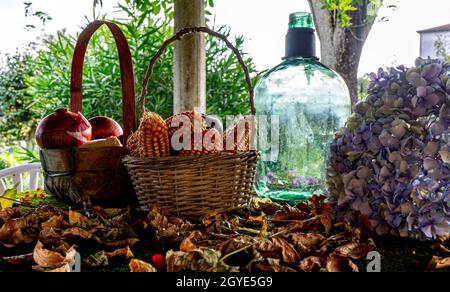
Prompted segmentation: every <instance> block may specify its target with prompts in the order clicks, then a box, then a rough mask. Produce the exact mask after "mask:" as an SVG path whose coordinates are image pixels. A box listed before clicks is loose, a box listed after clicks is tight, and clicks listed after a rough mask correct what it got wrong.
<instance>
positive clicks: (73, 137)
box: [36, 108, 92, 149]
mask: <svg viewBox="0 0 450 292" xmlns="http://www.w3.org/2000/svg"><path fill="white" fill-rule="evenodd" d="M91 138H92V127H91V125H90V124H89V122H88V120H87V119H86V118H85V117H84V116H83V115H82V114H81V113H78V114H76V113H72V112H70V111H68V110H67V109H65V108H62V109H58V110H57V111H55V112H54V113H53V114H51V115H49V116H48V117H45V118H44V119H43V120H42V121H41V122H40V123H39V125H38V127H37V129H36V142H37V144H38V145H39V147H41V148H44V149H60V148H70V147H78V146H80V145H82V144H84V143H86V142H88V141H90V140H91Z"/></svg>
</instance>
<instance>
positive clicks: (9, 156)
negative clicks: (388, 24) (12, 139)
mask: <svg viewBox="0 0 450 292" xmlns="http://www.w3.org/2000/svg"><path fill="white" fill-rule="evenodd" d="M39 161H40V159H39V154H38V153H37V149H35V147H34V148H27V147H23V146H14V147H11V148H10V149H8V151H4V152H3V153H1V154H0V170H1V169H5V168H9V167H13V166H15V165H21V164H28V163H34V162H39Z"/></svg>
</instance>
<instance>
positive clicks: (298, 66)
mask: <svg viewBox="0 0 450 292" xmlns="http://www.w3.org/2000/svg"><path fill="white" fill-rule="evenodd" d="M283 60H284V61H283V62H282V63H281V64H280V65H278V66H276V67H275V68H273V69H272V70H270V71H269V72H267V73H266V74H265V75H264V76H263V77H262V78H261V79H260V81H259V82H258V84H257V85H256V88H255V106H256V110H257V113H258V128H259V130H258V149H259V150H260V151H261V154H262V157H261V162H260V163H259V165H258V172H257V178H256V184H255V187H256V191H257V193H258V195H260V196H263V197H269V198H271V199H274V200H276V201H287V202H289V203H297V202H300V201H304V200H306V199H308V198H310V197H311V196H312V195H313V194H326V192H327V188H326V182H325V178H326V177H325V176H326V166H327V162H328V161H327V160H328V153H329V145H330V143H331V141H332V140H333V138H334V135H335V133H336V132H337V131H338V130H339V129H340V128H341V127H342V126H344V124H345V121H346V120H347V118H348V117H349V115H350V113H351V102H350V95H349V91H348V88H347V86H346V84H345V82H344V80H343V79H342V78H341V77H340V76H339V75H338V74H337V73H336V72H334V71H333V70H331V69H329V68H328V67H326V66H325V65H323V64H321V63H320V62H319V60H318V58H317V57H316V52H315V31H314V29H313V21H312V16H311V14H310V13H303V12H299V13H293V14H291V15H290V20H289V30H288V34H287V37H286V56H285V57H284V58H283Z"/></svg>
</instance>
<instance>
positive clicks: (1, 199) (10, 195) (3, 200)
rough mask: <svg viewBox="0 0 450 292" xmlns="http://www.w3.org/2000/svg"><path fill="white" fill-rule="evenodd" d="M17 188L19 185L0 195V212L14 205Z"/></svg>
mask: <svg viewBox="0 0 450 292" xmlns="http://www.w3.org/2000/svg"><path fill="white" fill-rule="evenodd" d="M18 186H19V184H16V185H15V186H14V187H13V188H12V189H8V190H6V191H5V193H3V194H1V195H0V210H1V208H11V207H12V206H13V205H14V200H15V199H16V195H17V187H18Z"/></svg>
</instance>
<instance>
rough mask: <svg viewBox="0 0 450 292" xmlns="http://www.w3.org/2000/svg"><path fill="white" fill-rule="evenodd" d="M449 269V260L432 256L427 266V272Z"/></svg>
mask: <svg viewBox="0 0 450 292" xmlns="http://www.w3.org/2000/svg"><path fill="white" fill-rule="evenodd" d="M449 267H450V258H441V257H437V256H434V257H433V258H432V259H431V262H430V263H429V264H428V269H429V270H440V269H446V268H449Z"/></svg>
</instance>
